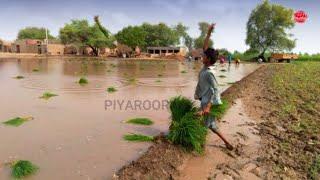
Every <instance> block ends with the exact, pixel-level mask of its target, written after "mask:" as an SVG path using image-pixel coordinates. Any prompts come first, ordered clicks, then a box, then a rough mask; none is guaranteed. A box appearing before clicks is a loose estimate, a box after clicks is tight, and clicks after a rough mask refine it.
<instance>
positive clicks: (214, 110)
mask: <svg viewBox="0 0 320 180" xmlns="http://www.w3.org/2000/svg"><path fill="white" fill-rule="evenodd" d="M228 108H229V103H228V101H226V100H224V99H222V104H220V105H212V107H211V114H212V115H213V116H214V117H216V118H217V119H221V118H222V116H223V115H224V114H225V112H226V111H227V109H228Z"/></svg>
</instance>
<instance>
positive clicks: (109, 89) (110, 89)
mask: <svg viewBox="0 0 320 180" xmlns="http://www.w3.org/2000/svg"><path fill="white" fill-rule="evenodd" d="M107 91H108V93H113V92H116V91H117V89H116V88H115V87H113V86H111V87H108V88H107Z"/></svg>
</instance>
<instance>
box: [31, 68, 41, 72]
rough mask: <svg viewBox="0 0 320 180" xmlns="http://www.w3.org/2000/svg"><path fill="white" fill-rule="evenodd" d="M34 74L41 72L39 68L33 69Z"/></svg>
mask: <svg viewBox="0 0 320 180" xmlns="http://www.w3.org/2000/svg"><path fill="white" fill-rule="evenodd" d="M32 71H33V72H39V71H40V70H39V69H37V68H34V69H32Z"/></svg>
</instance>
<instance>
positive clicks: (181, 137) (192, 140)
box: [168, 112, 207, 154]
mask: <svg viewBox="0 0 320 180" xmlns="http://www.w3.org/2000/svg"><path fill="white" fill-rule="evenodd" d="M206 135H207V128H206V127H205V126H204V125H203V123H202V122H201V120H200V118H199V117H198V116H196V114H195V113H194V112H188V113H187V114H185V115H184V116H183V117H182V118H181V120H180V121H172V122H171V125H170V132H169V134H168V139H169V140H170V141H171V142H173V143H174V144H178V145H181V146H182V147H183V148H185V149H186V150H189V151H196V152H197V153H199V154H201V153H203V150H204V145H205V142H206Z"/></svg>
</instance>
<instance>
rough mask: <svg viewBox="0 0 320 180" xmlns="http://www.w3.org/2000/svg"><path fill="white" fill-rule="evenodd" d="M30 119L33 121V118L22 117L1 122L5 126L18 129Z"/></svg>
mask: <svg viewBox="0 0 320 180" xmlns="http://www.w3.org/2000/svg"><path fill="white" fill-rule="evenodd" d="M32 119H33V117H24V118H21V117H16V118H13V119H9V120H7V121H5V122H3V124H5V125H7V126H15V127H18V126H20V125H22V124H23V123H25V122H26V121H29V120H32Z"/></svg>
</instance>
